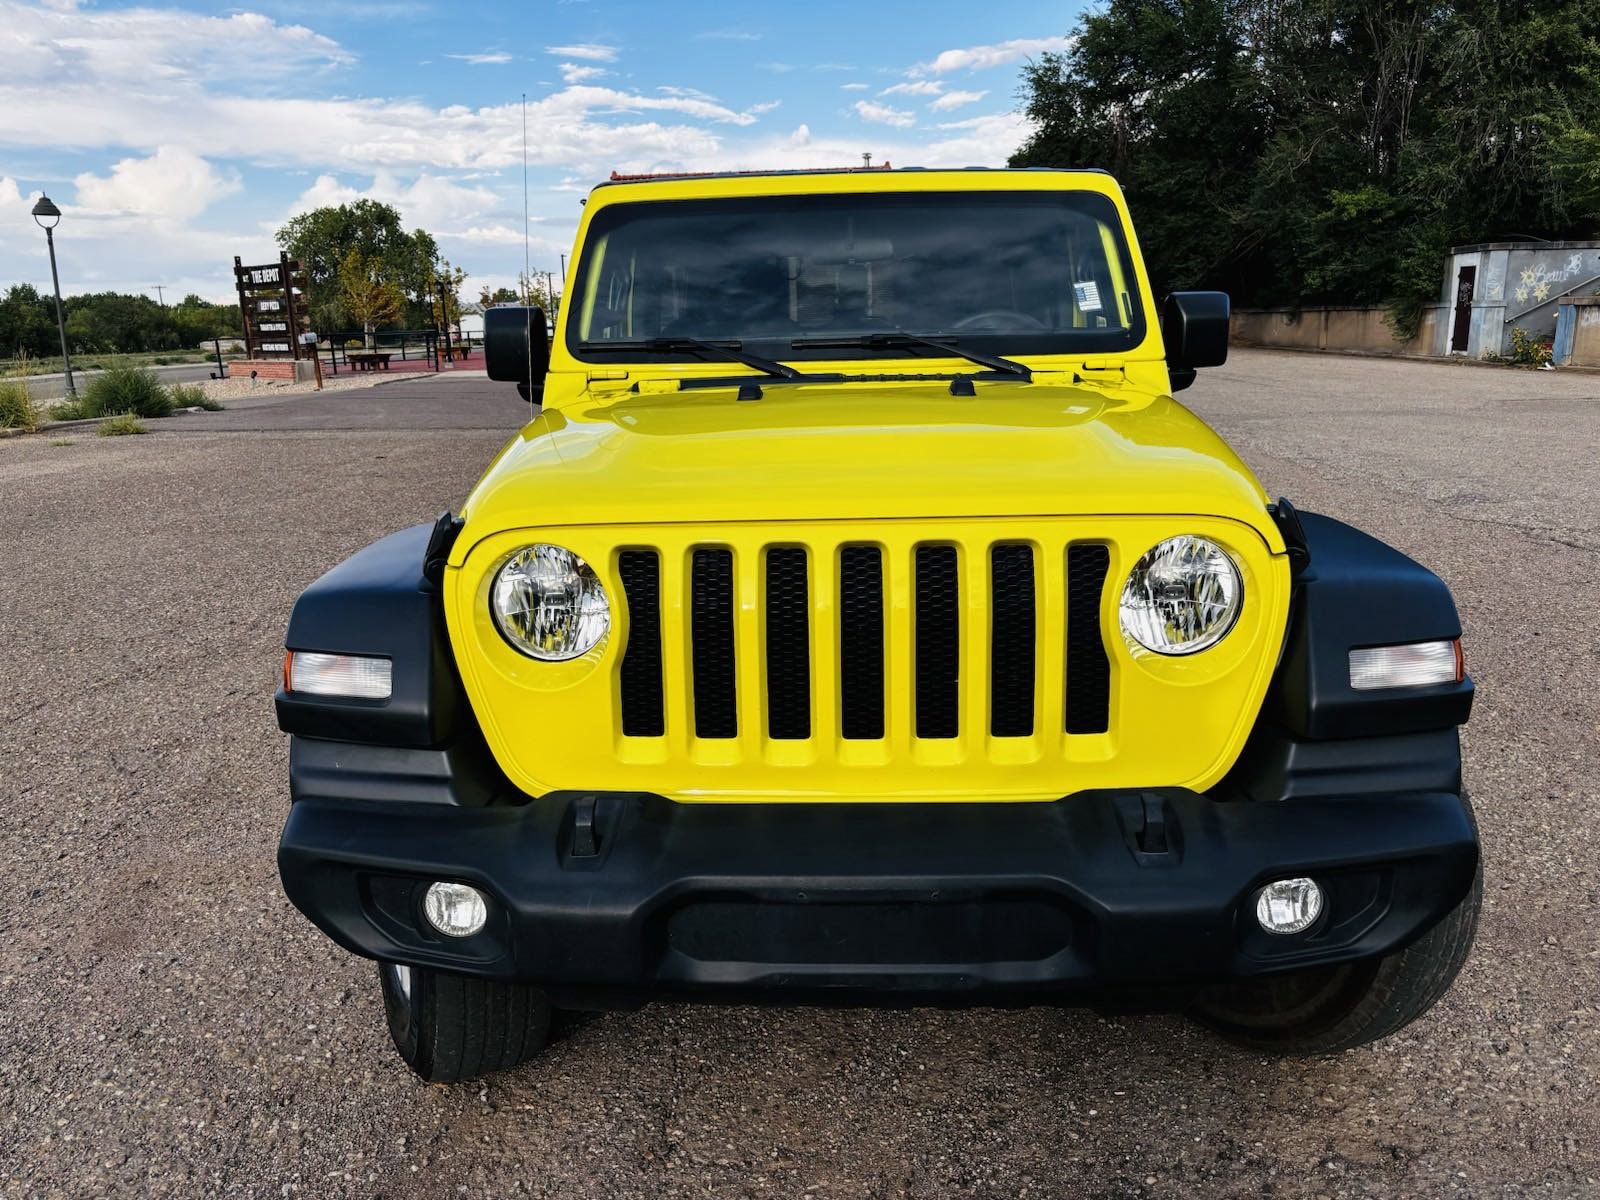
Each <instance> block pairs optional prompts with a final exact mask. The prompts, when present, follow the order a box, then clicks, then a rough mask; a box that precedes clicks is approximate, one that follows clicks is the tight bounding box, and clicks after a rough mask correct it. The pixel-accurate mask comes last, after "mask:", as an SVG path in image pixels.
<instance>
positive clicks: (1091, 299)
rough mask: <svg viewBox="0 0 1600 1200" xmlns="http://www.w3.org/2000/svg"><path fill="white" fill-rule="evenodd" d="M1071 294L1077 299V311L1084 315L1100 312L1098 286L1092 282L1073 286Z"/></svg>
mask: <svg viewBox="0 0 1600 1200" xmlns="http://www.w3.org/2000/svg"><path fill="white" fill-rule="evenodd" d="M1072 293H1073V295H1074V296H1075V297H1076V298H1077V301H1078V311H1080V312H1086V313H1092V312H1099V311H1100V285H1099V284H1097V283H1095V281H1094V280H1092V279H1091V280H1089V282H1088V283H1075V284H1073V285H1072Z"/></svg>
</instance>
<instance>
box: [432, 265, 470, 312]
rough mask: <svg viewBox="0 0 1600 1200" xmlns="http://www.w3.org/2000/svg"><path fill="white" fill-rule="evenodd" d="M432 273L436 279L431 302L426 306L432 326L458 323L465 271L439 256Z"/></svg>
mask: <svg viewBox="0 0 1600 1200" xmlns="http://www.w3.org/2000/svg"><path fill="white" fill-rule="evenodd" d="M433 274H434V278H435V279H436V280H437V281H438V282H437V283H436V284H435V285H434V289H433V296H432V303H431V304H430V305H429V306H428V315H429V317H430V319H431V321H432V324H433V327H434V328H435V329H442V328H444V327H445V325H447V324H448V325H451V326H454V325H458V324H460V322H461V288H462V286H463V285H464V284H465V283H466V282H467V273H466V272H465V271H463V270H462V269H461V268H460V267H455V266H451V265H450V260H449V259H447V258H441V259H440V260H439V262H438V265H436V266H435V267H434V271H433Z"/></svg>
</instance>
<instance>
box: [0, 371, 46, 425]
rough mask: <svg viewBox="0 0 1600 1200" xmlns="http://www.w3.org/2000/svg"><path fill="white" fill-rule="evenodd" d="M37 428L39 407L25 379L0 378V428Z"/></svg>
mask: <svg viewBox="0 0 1600 1200" xmlns="http://www.w3.org/2000/svg"><path fill="white" fill-rule="evenodd" d="M38 428H39V409H38V406H36V405H35V404H34V402H33V397H32V396H30V395H28V383H27V380H25V379H0V429H26V430H27V431H28V432H29V433H32V432H33V431H34V430H36V429H38Z"/></svg>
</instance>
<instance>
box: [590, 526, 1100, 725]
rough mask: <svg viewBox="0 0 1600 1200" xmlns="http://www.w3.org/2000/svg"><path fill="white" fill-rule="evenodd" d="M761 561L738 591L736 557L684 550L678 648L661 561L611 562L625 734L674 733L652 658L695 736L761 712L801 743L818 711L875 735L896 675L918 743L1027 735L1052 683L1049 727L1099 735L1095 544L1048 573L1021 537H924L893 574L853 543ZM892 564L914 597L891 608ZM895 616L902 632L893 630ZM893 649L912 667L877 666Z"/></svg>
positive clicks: (787, 551) (640, 553)
mask: <svg viewBox="0 0 1600 1200" xmlns="http://www.w3.org/2000/svg"><path fill="white" fill-rule="evenodd" d="M819 554H823V555H827V556H828V560H829V561H828V563H827V566H828V569H827V570H826V571H825V572H819V571H818V565H819V564H818V559H817V556H818V555H819ZM760 555H761V567H760V570H759V572H757V573H755V575H754V576H753V580H754V581H758V582H759V585H760V586H759V592H760V594H759V595H756V596H742V595H739V594H738V587H737V582H736V578H735V575H736V572H735V561H734V553H733V551H732V550H731V549H729V548H727V547H721V546H697V547H694V548H693V549H692V551H691V552H690V554H689V556H688V567H689V570H688V595H687V606H686V607H687V609H688V621H687V622H686V623H680V624H679V626H678V627H679V628H680V629H682V630H683V632H684V633H685V634H686V635H687V637H686V639H685V643H686V644H683V645H668V646H663V644H662V617H661V603H662V594H661V593H662V584H661V556H660V554H659V552H658V551H656V550H654V549H641V548H630V549H627V550H624V551H622V552H621V553H620V554H619V556H618V577H619V579H620V581H621V583H622V588H623V592H624V596H625V599H626V602H627V606H628V613H629V623H630V634H629V638H628V642H627V646H626V649H625V652H624V654H623V658H622V664H621V669H620V672H619V675H618V690H619V707H620V710H621V725H622V732H623V734H624V735H625V736H627V737H660V736H663V735H665V734H667V733H669V732H670V730H669V729H668V724H667V720H666V714H665V710H664V698H663V682H662V680H663V666H662V663H663V655H665V656H667V657H668V659H669V660H670V659H671V658H672V657H674V656H678V657H679V661H680V662H681V663H682V664H683V666H684V668H685V670H684V672H683V674H684V676H686V678H687V681H688V684H689V689H690V696H691V698H692V706H691V709H690V716H691V719H692V721H693V735H692V736H693V738H694V739H697V740H700V741H725V740H732V739H737V738H739V737H740V736H741V733H744V734H746V735H748V734H749V733H751V732H753V731H751V730H743V731H742V730H741V728H740V713H741V711H743V712H745V713H746V714H747V715H748V714H750V713H752V712H759V714H760V717H761V722H760V732H761V734H763V735H764V736H765V737H766V738H768V739H770V740H772V741H806V740H808V739H810V738H811V737H812V736H813V730H814V728H815V725H816V724H817V723H818V722H816V721H814V714H815V713H816V712H817V710H818V708H819V707H820V706H829V707H830V709H831V710H832V711H830V712H829V713H828V714H827V716H826V718H825V719H823V720H821V722H820V723H821V724H822V725H823V726H824V727H826V728H830V729H837V730H838V736H839V737H840V738H842V739H844V740H845V741H851V742H858V741H859V742H871V741H878V740H881V739H883V738H884V737H885V736H886V731H887V729H888V722H887V721H886V718H885V708H886V704H887V697H886V693H885V684H886V680H887V679H889V678H890V677H891V676H890V675H889V672H890V671H893V670H896V669H899V670H902V671H904V672H905V673H906V677H907V680H908V682H909V683H910V685H911V687H910V696H911V701H912V714H911V729H912V736H913V737H914V739H915V740H917V741H922V742H938V741H949V740H952V739H957V738H960V737H962V736H963V734H964V733H966V732H968V730H967V729H966V728H965V724H966V723H968V722H972V721H981V722H982V726H981V728H982V729H983V730H984V732H986V733H987V734H988V736H990V737H992V738H997V739H1003V738H1029V737H1032V736H1033V734H1034V732H1035V730H1036V728H1037V727H1038V722H1039V714H1040V713H1041V710H1042V709H1043V708H1044V706H1043V705H1042V704H1041V700H1042V697H1041V687H1045V688H1052V689H1056V695H1057V697H1059V698H1060V704H1059V707H1057V706H1056V705H1051V706H1049V707H1050V710H1051V711H1054V712H1056V713H1057V714H1058V716H1060V717H1061V718H1062V720H1061V722H1060V724H1059V725H1058V731H1059V732H1064V733H1069V734H1094V733H1104V732H1106V730H1107V728H1108V724H1109V722H1108V715H1109V708H1110V663H1109V661H1108V659H1107V657H1106V650H1105V644H1104V637H1103V633H1102V630H1101V628H1100V611H1101V597H1102V593H1103V591H1104V588H1105V579H1106V572H1107V569H1108V566H1109V562H1110V556H1109V553H1108V551H1107V548H1106V547H1105V546H1104V545H1101V544H1096V543H1092V542H1077V543H1072V544H1070V545H1069V546H1068V547H1067V553H1066V555H1065V557H1064V559H1060V558H1058V559H1056V560H1055V562H1054V564H1050V563H1046V562H1042V561H1041V557H1040V556H1039V555H1038V554H1037V553H1036V551H1035V547H1034V545H1033V544H1031V543H1028V542H1023V541H1001V542H993V543H990V544H988V545H976V546H973V545H966V546H959V547H958V546H957V545H954V544H950V543H942V542H922V543H918V544H917V545H916V546H915V548H914V552H913V553H912V555H911V556H910V559H909V561H907V562H905V563H904V565H903V566H899V565H898V564H897V563H895V562H893V561H890V562H887V563H886V556H885V554H884V550H883V549H882V548H881V547H879V546H876V545H864V544H859V543H857V544H845V545H841V546H823V547H820V548H819V547H817V546H813V545H808V546H794V545H783V544H772V545H767V546H763V547H761V548H760ZM897 568H898V569H903V570H906V571H908V573H909V575H910V578H909V580H908V581H907V582H908V583H909V585H910V586H909V587H908V588H906V589H905V590H906V593H907V595H908V598H909V600H910V603H909V605H902V606H900V607H899V608H895V607H894V606H893V605H892V604H889V603H886V593H892V592H893V591H894V580H893V578H892V573H893V572H894V571H895V570H896V569H897ZM1051 569H1056V570H1059V571H1060V572H1061V574H1062V576H1063V578H1061V579H1060V580H1059V581H1052V582H1051V583H1048V584H1045V585H1044V586H1042V587H1041V581H1040V572H1041V571H1043V570H1051ZM886 570H887V572H888V574H886ZM819 576H821V577H823V578H826V579H828V580H830V581H831V584H832V586H831V588H830V594H826V595H820V596H819V595H818V592H817V588H816V581H817V579H818V578H819ZM744 577H745V578H747V579H749V578H752V577H751V576H749V575H746V576H744ZM886 585H887V586H886ZM1041 595H1044V596H1047V597H1054V598H1056V602H1055V604H1054V605H1051V606H1050V607H1051V608H1053V611H1041V604H1040V596H1041ZM1062 601H1064V603H1063V602H1062ZM752 607H753V608H755V609H756V611H757V612H759V614H760V618H759V620H758V621H754V622H748V623H746V622H741V621H740V620H739V613H740V612H741V610H747V609H750V608H752ZM971 613H986V614H987V618H986V619H985V620H983V621H979V622H974V623H972V624H973V625H974V626H975V627H976V628H978V629H980V630H984V631H985V633H986V640H987V647H986V654H985V657H986V659H987V662H986V667H985V669H984V670H983V671H981V672H979V673H977V674H976V675H974V673H973V672H972V671H971V664H972V663H973V661H974V659H973V656H972V654H971V653H970V650H969V648H968V646H967V643H966V642H965V641H964V638H970V637H971V636H973V635H972V632H971V629H964V626H966V625H968V624H969V620H968V618H969V614H971ZM895 622H901V623H903V624H904V625H906V626H909V628H905V629H902V630H900V631H899V634H898V636H897V633H896V630H895V629H894V628H893V625H894V623H895ZM822 623H827V626H828V633H829V634H830V636H828V637H826V638H819V637H817V636H816V632H817V631H816V627H817V626H818V625H819V624H822ZM1047 623H1055V625H1056V627H1057V629H1060V628H1061V626H1063V625H1064V626H1065V636H1064V640H1055V641H1054V644H1055V645H1056V646H1057V648H1058V650H1061V649H1063V648H1064V653H1063V654H1062V656H1061V659H1060V660H1059V661H1058V662H1056V663H1054V664H1052V663H1050V662H1048V661H1044V656H1043V654H1042V653H1041V646H1040V633H1041V630H1042V629H1043V628H1044V627H1045V626H1046V624H1047ZM685 625H686V627H685ZM749 633H753V634H754V635H755V636H754V638H753V639H751V638H750V637H749V636H748V634H749ZM898 642H903V644H905V645H906V646H907V647H908V648H909V651H910V655H909V661H907V662H905V663H904V664H892V663H890V662H887V661H886V659H889V658H890V657H891V647H892V646H894V645H895V644H897V643H898ZM824 647H825V648H826V652H828V653H829V654H830V656H831V657H832V661H830V662H829V663H828V664H827V668H828V669H827V671H826V672H825V675H824V676H823V677H824V678H825V679H826V680H828V681H829V686H828V687H826V688H825V689H824V688H821V687H819V686H818V678H819V672H818V670H817V667H818V665H819V664H818V663H817V662H816V654H817V653H818V651H819V649H823V648H824ZM747 658H748V660H749V662H750V663H757V664H760V670H759V671H758V672H750V671H748V670H746V669H745V667H744V665H743V664H744V662H745V660H746V659H747ZM964 663H966V664H968V670H967V672H966V674H965V676H964V674H963V664H964ZM751 681H754V682H755V684H756V687H757V688H758V689H759V690H760V702H759V705H757V706H754V707H752V706H751V705H749V704H748V703H741V695H740V692H741V687H742V686H748V684H749V682H751Z"/></svg>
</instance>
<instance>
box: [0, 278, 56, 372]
mask: <svg viewBox="0 0 1600 1200" xmlns="http://www.w3.org/2000/svg"><path fill="white" fill-rule="evenodd" d="M60 353H61V343H60V339H59V337H58V336H57V331H56V305H55V301H54V300H53V299H51V298H49V297H46V296H41V295H40V294H39V289H37V288H36V287H34V286H33V285H32V284H31V283H14V284H12V285H11V286H10V287H9V288H7V289H6V293H5V295H4V296H3V297H0V358H4V359H12V358H15V357H17V356H18V355H19V354H25V355H27V356H28V357H30V358H45V357H48V356H51V355H56V354H60Z"/></svg>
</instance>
